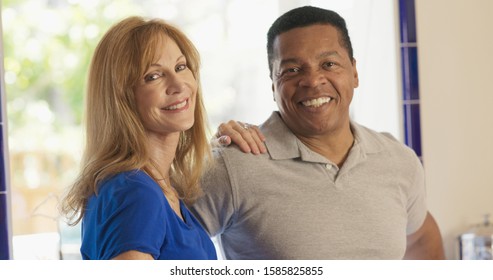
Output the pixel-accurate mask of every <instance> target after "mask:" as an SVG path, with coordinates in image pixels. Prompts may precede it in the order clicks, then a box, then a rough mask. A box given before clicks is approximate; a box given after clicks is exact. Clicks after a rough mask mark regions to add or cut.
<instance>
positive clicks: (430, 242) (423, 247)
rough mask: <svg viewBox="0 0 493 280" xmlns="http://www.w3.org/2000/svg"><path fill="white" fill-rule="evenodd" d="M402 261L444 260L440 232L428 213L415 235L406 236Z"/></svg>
mask: <svg viewBox="0 0 493 280" xmlns="http://www.w3.org/2000/svg"><path fill="white" fill-rule="evenodd" d="M404 259H408V260H443V259H445V253H444V251H443V243H442V236H441V234H440V230H439V229H438V225H437V223H436V222H435V219H434V218H433V216H431V214H430V213H429V212H428V213H427V215H426V218H425V221H424V222H423V225H422V226H421V227H420V228H419V229H418V230H417V231H416V232H415V233H413V234H411V235H408V236H407V249H406V254H405V255H404Z"/></svg>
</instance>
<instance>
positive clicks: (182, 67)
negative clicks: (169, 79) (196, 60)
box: [175, 64, 187, 72]
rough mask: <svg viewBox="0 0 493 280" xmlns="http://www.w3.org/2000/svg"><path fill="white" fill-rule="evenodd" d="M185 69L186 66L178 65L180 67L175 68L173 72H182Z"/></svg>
mask: <svg viewBox="0 0 493 280" xmlns="http://www.w3.org/2000/svg"><path fill="white" fill-rule="evenodd" d="M185 69H187V65H186V64H180V65H178V66H176V69H175V71H176V72H180V71H183V70H185Z"/></svg>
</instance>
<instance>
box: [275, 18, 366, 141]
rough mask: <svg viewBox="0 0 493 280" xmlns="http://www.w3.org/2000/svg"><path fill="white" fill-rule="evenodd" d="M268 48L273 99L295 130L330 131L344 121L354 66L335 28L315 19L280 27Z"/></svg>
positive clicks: (306, 134) (354, 83) (354, 82)
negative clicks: (282, 29)
mask: <svg viewBox="0 0 493 280" xmlns="http://www.w3.org/2000/svg"><path fill="white" fill-rule="evenodd" d="M273 53H274V56H273V64H272V70H273V71H272V82H273V84H272V89H273V91H274V100H275V101H276V103H277V106H278V108H279V112H280V114H281V117H282V119H283V120H284V122H285V123H286V125H287V126H288V127H289V128H290V129H291V130H292V131H293V132H294V133H295V134H296V135H300V136H304V137H312V136H323V135H330V134H333V133H336V132H337V131H339V130H341V129H343V128H344V127H349V105H350V103H351V100H352V97H353V91H354V88H356V87H358V72H357V70H356V62H355V61H351V59H350V58H349V55H348V52H347V51H346V49H345V48H343V47H342V46H341V45H340V44H339V32H338V31H337V29H336V28H334V27H333V26H331V25H328V24H316V25H310V26H307V27H301V28H295V29H292V30H289V31H287V32H284V33H281V34H280V35H279V36H277V37H276V39H275V40H274V44H273Z"/></svg>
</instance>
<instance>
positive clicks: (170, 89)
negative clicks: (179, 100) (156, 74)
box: [166, 73, 185, 95]
mask: <svg viewBox="0 0 493 280" xmlns="http://www.w3.org/2000/svg"><path fill="white" fill-rule="evenodd" d="M184 88H185V81H184V80H183V78H181V77H180V76H179V75H178V74H176V73H174V74H171V75H169V76H168V77H167V88H166V94H168V95H172V94H178V93H181V92H182V91H183V89H184Z"/></svg>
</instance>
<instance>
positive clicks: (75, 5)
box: [1, 0, 493, 259]
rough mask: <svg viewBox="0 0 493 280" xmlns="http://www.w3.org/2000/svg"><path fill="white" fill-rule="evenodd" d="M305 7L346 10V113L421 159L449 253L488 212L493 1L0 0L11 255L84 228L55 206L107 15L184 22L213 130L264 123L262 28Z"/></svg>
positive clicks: (70, 164)
mask: <svg viewBox="0 0 493 280" xmlns="http://www.w3.org/2000/svg"><path fill="white" fill-rule="evenodd" d="M430 2H432V3H430ZM399 3H401V4H402V3H406V5H411V6H412V8H413V10H412V15H413V16H414V6H415V8H416V22H414V18H413V20H410V21H407V20H406V21H404V22H405V23H412V30H413V31H414V34H416V30H417V42H416V38H414V41H413V42H407V41H406V42H404V43H403V39H402V30H408V27H407V26H406V28H405V29H403V28H402V26H401V29H400V27H399V24H401V25H402V23H403V21H402V7H403V5H401V6H400V7H401V10H399ZM302 5H314V6H319V7H323V8H328V9H332V10H335V11H336V12H338V13H340V14H341V15H342V16H343V17H344V18H345V19H346V20H347V24H348V29H349V34H350V36H351V39H352V42H353V48H354V56H355V58H356V60H357V67H358V71H359V77H360V87H359V88H358V89H357V90H356V93H355V97H354V100H353V104H352V107H351V115H352V118H353V119H354V120H356V121H357V122H359V123H361V124H363V125H366V126H368V127H370V128H372V129H374V130H377V131H387V132H390V133H391V134H393V135H394V136H395V137H396V138H397V139H399V140H401V141H403V142H405V143H406V144H408V145H410V146H411V147H412V148H414V149H415V150H416V151H417V153H418V155H419V156H421V158H422V160H423V163H424V166H425V171H426V175H427V185H428V195H429V203H430V209H431V212H432V213H433V214H434V215H435V218H436V219H437V222H438V223H439V225H440V227H441V230H442V233H443V236H444V241H445V245H446V253H447V258H449V259H455V258H458V257H459V255H458V252H457V237H458V235H459V234H461V233H462V232H464V231H465V230H467V229H468V228H469V227H470V226H472V225H474V224H475V223H479V222H481V220H482V216H483V214H487V213H491V212H492V211H493V203H491V201H492V200H491V198H492V197H493V188H492V187H491V183H490V182H492V181H493V177H492V176H493V173H492V172H491V171H490V169H491V166H492V165H491V163H490V162H489V158H491V157H492V156H493V148H491V143H493V131H492V130H493V128H492V127H493V126H491V123H492V121H491V120H492V116H491V112H490V108H491V107H493V94H491V93H492V92H493V91H492V90H491V82H490V81H489V80H490V79H491V78H490V76H491V74H492V71H491V69H490V66H491V65H492V64H493V58H492V55H491V50H492V49H493V42H492V34H493V33H491V31H490V27H491V26H493V21H492V19H491V18H490V16H489V15H491V14H492V13H493V1H489V0H472V1H465V0H452V1H448V0H436V1H424V0H416V1H414V0H409V1H406V0H401V1H397V0H318V1H316V0H248V1H246V0H207V1H202V0H187V1H180V0H118V1H115V0H2V1H1V17H2V25H3V59H4V61H3V63H4V88H3V90H4V91H5V93H6V94H5V95H2V97H3V99H2V104H1V105H2V107H3V108H2V114H3V115H4V116H5V117H4V120H3V123H2V128H3V129H4V131H5V135H4V138H3V140H2V145H4V144H5V145H6V144H7V142H8V151H4V153H5V154H8V157H5V158H6V159H8V160H7V161H8V162H7V164H6V170H8V171H9V172H7V173H5V174H2V176H4V177H3V178H2V180H3V181H6V182H8V183H10V184H9V186H10V189H7V190H8V192H7V190H4V191H2V196H4V197H6V198H7V200H5V201H10V212H9V214H10V217H11V220H10V221H9V223H10V225H11V227H10V233H9V234H10V235H12V247H13V254H12V256H13V258H14V259H79V258H80V254H79V246H80V228H79V227H68V226H67V225H66V224H65V222H64V220H63V218H62V217H60V216H59V214H58V212H57V209H56V206H57V203H58V201H59V198H60V194H61V192H62V191H63V189H64V188H66V187H67V186H69V185H70V184H71V182H72V181H73V180H74V178H75V176H76V175H77V172H78V167H79V159H80V155H81V151H82V148H83V135H82V126H81V119H82V110H83V106H82V105H83V99H84V89H85V79H86V72H87V67H88V64H89V61H90V59H91V55H92V52H93V50H94V48H95V46H96V44H97V42H98V41H99V38H100V37H101V36H102V35H103V34H104V32H105V31H106V30H107V29H108V28H109V27H110V26H111V25H112V24H113V23H115V22H117V21H118V20H120V19H122V18H124V17H126V16H130V15H141V16H145V17H159V18H163V19H165V20H168V21H169V22H172V23H174V24H175V25H177V26H178V27H180V28H181V29H182V30H184V31H185V33H186V34H187V35H188V36H189V37H190V38H191V40H192V41H193V42H194V43H195V44H196V46H197V48H198V50H199V52H200V54H201V57H202V72H201V73H202V74H201V75H202V76H201V77H202V83H203V88H204V95H205V103H206V108H207V111H208V115H209V123H210V127H211V133H214V132H215V128H216V127H217V125H218V124H219V123H221V122H225V121H228V120H230V119H235V120H241V121H245V122H249V123H253V124H260V123H261V122H262V121H263V120H265V119H266V118H267V117H268V116H269V115H270V113H271V112H272V110H275V108H276V105H275V103H274V102H273V100H272V92H271V81H270V79H269V76H268V67H267V58H266V51H265V45H266V39H265V37H266V32H267V29H268V28H269V26H270V24H271V23H272V22H273V21H274V20H275V19H276V18H277V17H278V16H279V15H280V14H282V13H284V12H285V11H287V10H289V9H292V8H294V7H298V6H302ZM411 6H409V7H411ZM406 7H407V6H406ZM409 7H408V8H409ZM400 12H401V16H399V13H400ZM408 12H409V11H408ZM407 14H408V15H409V13H407ZM473 31H474V32H473ZM418 46H419V52H416V50H417V48H418ZM408 48H409V49H410V50H413V51H414V52H412V54H414V56H413V57H411V58H410V60H409V59H408V58H406V57H407V56H406V52H405V51H407V50H408ZM409 61H411V62H413V61H414V63H415V64H413V65H411V66H409V65H407V63H408V62H409ZM418 61H419V84H418V83H417V81H418V80H417V79H418V76H417V75H418V64H417V62H418ZM408 66H409V67H408ZM406 67H407V68H406ZM403 69H404V70H403ZM405 69H408V70H409V69H411V70H413V71H414V72H412V73H411V74H409V73H407V74H406V73H404V72H406V71H407V70H405ZM412 75H415V79H416V84H414V85H411V86H414V89H415V90H419V92H420V97H421V98H417V99H416V98H415V99H413V100H410V101H409V100H406V98H405V97H404V98H403V95H405V93H406V90H409V88H407V89H406V86H409V85H408V83H407V82H409V81H407V80H406V79H408V78H409V77H410V76H412ZM408 109H409V111H408ZM415 109H416V110H415ZM7 136H8V139H7ZM413 141H414V143H413ZM6 175H9V176H10V178H8V176H6ZM8 198H10V200H9V199H8ZM5 201H3V202H2V203H3V204H4V205H2V208H5V206H6V204H5ZM3 211H5V210H3Z"/></svg>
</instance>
